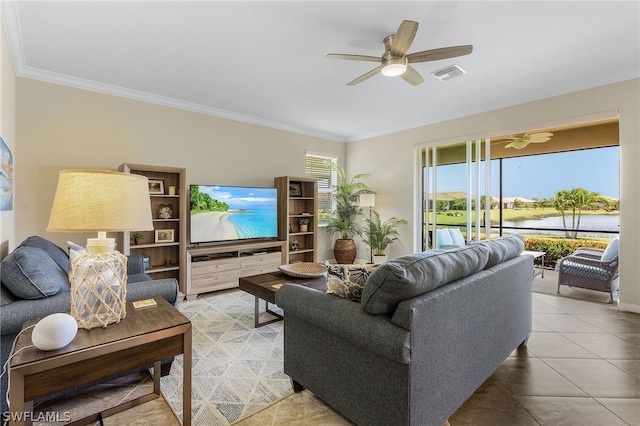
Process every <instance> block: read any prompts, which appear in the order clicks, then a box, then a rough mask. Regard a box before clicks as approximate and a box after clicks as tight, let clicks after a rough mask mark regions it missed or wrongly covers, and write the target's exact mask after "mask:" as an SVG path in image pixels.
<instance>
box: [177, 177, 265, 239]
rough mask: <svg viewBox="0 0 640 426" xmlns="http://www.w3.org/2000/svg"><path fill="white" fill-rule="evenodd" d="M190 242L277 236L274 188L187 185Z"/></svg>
mask: <svg viewBox="0 0 640 426" xmlns="http://www.w3.org/2000/svg"><path fill="white" fill-rule="evenodd" d="M189 189H190V202H191V212H190V221H189V234H190V241H191V244H200V243H215V242H223V241H236V240H253V239H269V238H276V237H277V236H278V192H277V189H276V188H259V187H246V186H221V185H190V188H189Z"/></svg>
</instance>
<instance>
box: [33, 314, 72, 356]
mask: <svg viewBox="0 0 640 426" xmlns="http://www.w3.org/2000/svg"><path fill="white" fill-rule="evenodd" d="M77 332H78V323H77V322H76V320H75V319H74V318H73V317H72V316H71V315H69V314H51V315H48V316H46V317H44V318H42V319H41V320H40V321H39V322H38V324H36V326H35V327H34V329H33V332H32V333H31V341H32V342H33V344H34V346H35V347H36V348H38V349H40V350H41V351H52V350H54V349H60V348H62V347H64V346H67V345H68V344H69V343H71V341H72V340H73V338H74V337H76V333H77Z"/></svg>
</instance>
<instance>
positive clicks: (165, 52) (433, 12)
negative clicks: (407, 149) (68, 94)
mask: <svg viewBox="0 0 640 426" xmlns="http://www.w3.org/2000/svg"><path fill="white" fill-rule="evenodd" d="M2 15H3V19H4V25H5V28H6V31H7V35H8V39H9V45H10V49H11V53H12V57H13V60H14V64H15V66H16V73H17V75H18V76H21V77H26V78H34V79H39V80H44V81H50V82H54V83H59V84H65V85H69V86H74V87H81V88H86V89H90V90H96V91H99V92H105V93H112V94H116V95H119V96H125V97H128V98H133V99H140V100H145V101H150V102H154V103H159V104H163V105H169V106H173V107H178V108H183V109H187V110H192V111H198V112H203V113H206V114H211V115H214V116H219V117H225V118H231V119H235V120H240V121H245V122H250V123H256V124H260V125H265V126H269V127H274V128H279V129H285V130H290V131H294V132H298V133H302V134H308V135H314V136H320V137H324V138H328V139H332V140H338V141H352V140H359V139H363V138H366V137H371V136H376V135H380V134H386V133H390V132H394V131H398V130H403V129H407V128H411V127H416V126H421V125H427V124H431V123H435V122H440V121H443V120H448V119H452V118H457V117H462V116H466V115H470V114H474V113H479V112H483V111H488V110H493V109H497V108H501V107H506V106H509V105H515V104H520V103H523V102H528V101H533V100H536V99H541V98H547V97H551V96H555V95H560V94H564V93H570V92H574V91H578V90H583V89H587V88H591V87H596V86H601V85H605V84H610V83H615V82H618V81H623V80H628V79H632V78H638V77H640V29H639V28H640V2H638V1H625V2H616V1H568V2H560V1H553V2H550V1H510V2H506V1H496V2H488V1H467V2H457V1H439V2H432V1H419V2H418V1H413V2H399V1H385V2H381V1H342V2H335V1H316V2H307V1H297V2H294V1H284V2H273V1H257V2H248V1H195V2H187V1H140V2H130V1H107V2H98V1H84V2H83V1H72V2H62V1H46V2H36V1H18V2H17V3H16V2H13V1H11V2H4V1H3V2H2ZM404 19H409V20H414V21H417V22H419V24H420V27H419V29H418V34H417V36H416V38H415V40H414V42H413V44H412V46H411V48H410V49H409V53H412V52H416V51H421V50H427V49H433V48H438V47H446V46H452V45H461V44H472V45H473V46H474V50H473V53H472V54H471V55H468V56H462V57H459V58H453V59H448V60H441V61H435V62H427V63H418V64H414V67H415V68H416V69H417V70H418V71H419V72H420V73H421V74H422V76H423V77H424V78H425V82H424V83H423V84H422V85H420V86H416V87H414V86H411V85H410V84H408V83H406V82H405V81H404V80H402V79H401V78H399V77H393V78H392V77H385V76H382V75H378V76H375V77H373V78H371V79H369V80H367V81H365V82H363V83H361V84H359V85H356V86H353V87H347V86H346V84H347V83H348V82H350V81H351V80H353V79H354V78H356V77H358V76H360V75H361V74H364V73H365V72H367V71H369V70H370V69H372V68H375V67H376V66H377V65H376V64H375V63H371V62H356V61H343V60H335V59H327V58H326V57H325V55H326V54H328V53H354V54H363V55H371V56H381V55H382V53H383V51H384V47H383V45H382V40H383V39H384V37H386V36H387V35H389V34H393V33H395V31H396V30H397V28H398V26H399V25H400V22H401V21H402V20H404ZM453 64H457V65H459V66H460V67H462V68H463V69H464V70H466V71H467V74H465V75H463V76H460V77H457V78H454V79H451V80H449V81H444V82H443V81H439V80H437V79H436V78H434V77H432V76H430V75H429V73H431V72H433V71H436V70H439V69H441V68H444V67H446V66H449V65H453Z"/></svg>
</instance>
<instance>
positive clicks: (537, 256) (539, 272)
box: [522, 250, 547, 278]
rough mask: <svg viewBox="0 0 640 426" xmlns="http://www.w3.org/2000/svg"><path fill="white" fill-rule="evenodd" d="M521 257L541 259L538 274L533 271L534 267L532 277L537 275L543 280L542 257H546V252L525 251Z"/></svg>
mask: <svg viewBox="0 0 640 426" xmlns="http://www.w3.org/2000/svg"><path fill="white" fill-rule="evenodd" d="M522 254H523V255H529V256H533V259H534V260H535V259H537V258H539V257H541V258H542V259H541V260H542V266H541V267H540V269H539V270H538V272H536V271H535V269H536V268H535V266H534V268H533V269H534V271H533V277H534V278H535V277H537V276H538V275H540V276H541V277H542V278H544V257H545V256H546V254H547V253H546V252H544V251H529V250H525V251H523V252H522Z"/></svg>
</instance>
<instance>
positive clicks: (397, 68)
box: [381, 58, 407, 77]
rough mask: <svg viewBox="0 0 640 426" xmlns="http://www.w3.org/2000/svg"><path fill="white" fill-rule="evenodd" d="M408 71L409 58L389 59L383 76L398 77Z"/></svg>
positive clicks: (383, 70) (384, 67) (383, 68)
mask: <svg viewBox="0 0 640 426" xmlns="http://www.w3.org/2000/svg"><path fill="white" fill-rule="evenodd" d="M406 70H407V58H398V59H389V60H388V61H387V62H386V63H385V64H384V66H383V67H382V71H381V72H382V75H386V76H387V77H396V76H399V75H402V74H404V72H405V71H406Z"/></svg>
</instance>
